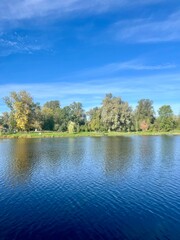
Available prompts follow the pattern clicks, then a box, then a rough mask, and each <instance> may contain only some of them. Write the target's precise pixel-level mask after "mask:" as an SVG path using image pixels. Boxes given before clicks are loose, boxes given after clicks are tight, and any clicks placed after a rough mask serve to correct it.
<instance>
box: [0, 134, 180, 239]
mask: <svg viewBox="0 0 180 240" xmlns="http://www.w3.org/2000/svg"><path fill="white" fill-rule="evenodd" d="M0 239H25V240H27V239H33V240H36V239H134V240H137V239H138V240H139V239H146V240H147V239H160V240H161V239H166V240H167V239H171V240H174V239H175V240H176V239H177V240H179V239H180V136H132V137H97V138H96V137H94V138H93V137H84V138H83V137H82V138H56V139H55V138H54V139H53V138H52V139H9V140H8V139H6V140H0Z"/></svg>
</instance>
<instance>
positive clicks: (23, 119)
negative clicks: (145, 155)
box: [0, 91, 180, 132]
mask: <svg viewBox="0 0 180 240" xmlns="http://www.w3.org/2000/svg"><path fill="white" fill-rule="evenodd" d="M4 102H5V104H6V106H7V107H8V108H9V111H8V112H4V113H3V114H2V116H1V117H0V130H1V131H5V132H16V131H60V132H66V131H68V132H80V131H122V132H130V131H148V130H149V131H171V130H174V129H177V128H178V129H179V128H180V117H179V116H175V115H174V113H173V111H172V108H171V106H170V105H163V106H161V107H160V108H159V110H158V116H157V117H156V115H155V111H154V107H153V101H151V100H149V99H141V100H139V101H138V104H137V106H136V108H135V110H133V109H132V107H131V106H130V105H129V103H128V102H125V101H123V100H122V99H121V98H120V97H115V96H113V95H112V94H111V93H110V94H106V96H105V97H104V99H103V100H102V104H101V106H100V107H95V108H92V109H90V110H89V111H88V112H85V110H84V109H83V106H82V103H80V102H73V103H72V104H70V105H69V106H65V107H61V105H60V102H59V101H58V100H53V101H48V102H46V103H45V104H44V105H43V106H40V104H39V103H35V102H34V100H33V98H32V96H31V95H30V93H28V92H26V91H20V92H11V93H10V95H9V96H7V97H5V98H4Z"/></svg>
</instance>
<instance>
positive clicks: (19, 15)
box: [0, 0, 165, 21]
mask: <svg viewBox="0 0 180 240" xmlns="http://www.w3.org/2000/svg"><path fill="white" fill-rule="evenodd" d="M163 1H165V0H146V1H144V0H136V1H132V0H103V1H102V0H92V1H85V0H66V1H65V0H1V2H0V20H10V21H12V20H20V19H30V18H34V17H44V16H49V15H51V16H53V17H55V14H57V15H58V16H59V17H62V16H64V15H66V14H68V15H70V14H72V13H77V12H80V11H83V12H84V11H85V12H86V13H88V12H90V13H100V12H106V11H108V10H111V9H116V8H122V7H129V6H132V5H133V6H134V5H145V4H152V3H153V4H156V3H158V2H163ZM85 12H84V13H85Z"/></svg>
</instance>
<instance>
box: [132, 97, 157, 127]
mask: <svg viewBox="0 0 180 240" xmlns="http://www.w3.org/2000/svg"><path fill="white" fill-rule="evenodd" d="M134 120H135V123H134V124H135V129H136V131H138V130H147V129H149V127H150V125H151V124H153V123H154V120H155V117H154V108H153V101H151V100H149V99H141V100H140V101H139V102H138V105H137V107H136V110H135V113H134Z"/></svg>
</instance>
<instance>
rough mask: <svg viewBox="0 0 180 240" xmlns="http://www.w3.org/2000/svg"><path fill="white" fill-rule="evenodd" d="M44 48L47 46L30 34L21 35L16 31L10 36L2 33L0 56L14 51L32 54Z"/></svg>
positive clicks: (0, 37)
mask: <svg viewBox="0 0 180 240" xmlns="http://www.w3.org/2000/svg"><path fill="white" fill-rule="evenodd" d="M42 49H45V46H43V45H42V44H40V43H39V42H38V40H36V39H31V38H29V37H28V36H21V35H19V34H17V33H16V32H15V33H14V34H11V35H8V36H6V34H1V35H0V57H2V56H8V55H11V54H14V53H28V54H31V53H33V52H36V51H40V50H42Z"/></svg>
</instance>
